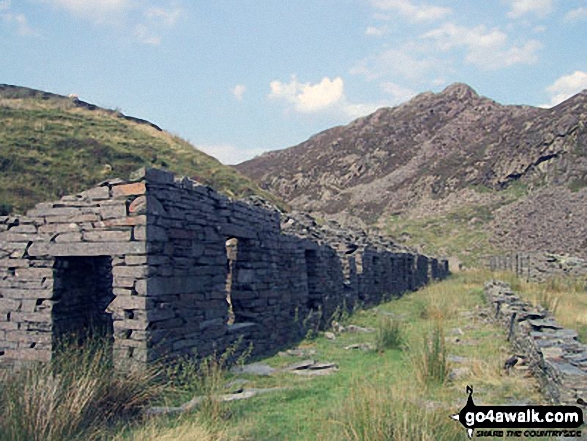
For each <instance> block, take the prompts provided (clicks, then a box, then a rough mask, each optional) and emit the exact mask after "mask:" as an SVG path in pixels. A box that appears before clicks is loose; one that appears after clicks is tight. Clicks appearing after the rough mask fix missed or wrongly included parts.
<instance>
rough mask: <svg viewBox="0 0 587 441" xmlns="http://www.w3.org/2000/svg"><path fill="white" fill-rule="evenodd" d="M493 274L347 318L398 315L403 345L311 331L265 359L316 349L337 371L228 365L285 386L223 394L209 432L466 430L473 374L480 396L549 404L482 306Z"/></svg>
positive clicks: (422, 433) (393, 436)
mask: <svg viewBox="0 0 587 441" xmlns="http://www.w3.org/2000/svg"><path fill="white" fill-rule="evenodd" d="M488 278H490V274H489V273H483V272H471V273H465V274H460V275H455V276H452V277H451V278H450V279H449V280H446V281H443V282H440V283H436V284H432V285H430V286H428V287H426V288H424V289H422V290H421V291H418V292H416V293H411V294H408V295H406V296H404V297H403V298H401V299H397V300H392V301H390V302H388V303H385V304H383V305H380V306H378V307H377V308H373V309H370V310H362V311H357V312H356V313H355V314H353V315H352V316H350V317H347V318H343V319H342V321H341V323H342V325H343V326H346V327H348V325H349V324H353V325H356V326H360V327H365V328H377V327H382V328H384V329H387V330H388V331H389V328H390V320H391V322H394V321H397V320H399V323H400V327H399V328H400V336H401V339H402V341H403V343H402V344H401V346H400V347H398V348H392V349H385V350H383V351H381V350H373V349H372V350H363V349H345V348H346V347H347V346H349V345H351V344H360V343H370V344H372V345H375V344H376V340H377V332H370V333H364V332H342V333H337V334H336V339H335V340H329V339H327V338H325V337H324V335H320V336H318V337H316V338H314V339H307V340H305V341H304V342H302V343H301V344H300V345H298V346H297V349H300V350H302V351H303V352H304V353H303V354H300V355H299V356H289V355H287V356H284V355H283V354H282V355H276V356H274V357H271V358H268V359H264V360H262V361H261V362H262V363H264V364H267V365H269V366H271V367H273V368H277V369H283V368H285V367H286V366H288V365H290V364H292V363H294V362H299V361H302V360H304V359H309V358H310V359H314V360H316V361H318V362H332V363H335V364H336V365H337V366H338V371H336V372H334V373H332V374H330V375H326V376H310V377H309V376H303V375H295V374H292V373H290V372H283V371H278V372H274V373H272V374H271V375H267V376H258V375H252V374H238V375H237V374H228V375H227V378H226V381H227V382H228V381H234V380H235V379H238V380H239V381H242V380H246V383H244V387H245V388H252V387H255V388H268V387H281V388H285V389H284V390H281V391H278V392H272V393H270V394H266V395H261V396H258V397H254V398H251V399H249V400H243V401H238V402H233V403H226V404H224V405H223V410H222V412H218V413H216V417H217V418H216V420H215V421H214V424H213V426H214V427H215V428H218V427H222V430H220V431H219V433H220V432H221V434H218V435H217V436H214V435H211V438H209V439H238V440H259V441H260V440H280V441H281V440H365V441H367V440H369V441H377V440H447V441H448V440H450V441H453V440H460V439H463V440H464V439H466V436H465V431H464V429H463V428H462V427H461V426H460V425H459V424H458V423H456V422H454V421H452V420H450V419H449V418H448V416H449V415H450V414H452V413H456V412H458V411H459V410H460V408H461V407H462V406H463V405H464V404H465V402H466V394H465V387H466V385H467V384H471V385H473V387H474V389H475V401H476V403H477V404H521V403H534V404H541V403H542V397H541V396H540V394H539V393H538V392H537V389H536V383H535V381H534V380H533V379H532V378H531V377H529V376H528V375H527V372H526V371H525V370H523V369H520V370H513V371H512V372H511V373H507V372H505V371H504V370H503V363H504V361H505V360H506V359H507V358H508V357H509V356H511V355H512V352H511V349H509V347H508V345H507V344H506V342H505V340H506V339H505V335H504V333H503V331H502V330H500V329H497V328H496V327H495V326H494V325H493V324H491V323H490V322H489V320H488V319H487V314H488V313H487V312H486V311H485V310H484V308H485V302H484V299H483V293H482V286H483V283H484V281H486V280H487V279H488ZM443 359H444V361H446V364H444V363H443ZM219 415H220V416H222V417H223V418H222V417H218V416H219ZM193 421H194V416H187V417H186V416H184V417H182V419H181V420H179V421H178V420H173V419H170V420H164V421H162V422H160V424H163V426H162V428H161V429H160V431H159V432H158V435H157V436H159V437H161V436H163V434H165V433H166V431H168V430H170V429H169V424H175V425H176V426H177V425H179V426H180V427H181V426H182V425H184V426H185V425H193V424H194V422H193ZM208 421H209V419H208ZM185 427H187V426H185ZM174 430H177V429H174ZM187 433H189V430H188V432H187ZM140 436H144V434H141V435H140ZM136 439H138V438H136ZM154 439H158V438H156V437H155V438H154ZM178 439H179V438H178ZM185 439H191V438H189V435H188V436H187V438H185ZM202 439H204V438H202Z"/></svg>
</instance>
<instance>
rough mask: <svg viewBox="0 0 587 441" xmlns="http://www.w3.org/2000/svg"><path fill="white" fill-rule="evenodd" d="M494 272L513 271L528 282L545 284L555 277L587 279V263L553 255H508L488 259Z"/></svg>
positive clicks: (574, 258)
mask: <svg viewBox="0 0 587 441" xmlns="http://www.w3.org/2000/svg"><path fill="white" fill-rule="evenodd" d="M488 266H489V269H491V270H492V271H511V272H513V273H515V274H516V275H517V276H518V277H520V278H523V279H525V280H527V281H535V282H543V281H545V280H546V279H548V278H553V277H567V276H568V277H582V278H586V277H587V261H586V260H585V259H582V258H579V257H572V256H566V255H561V254H552V253H508V254H503V255H500V256H491V257H489V258H488Z"/></svg>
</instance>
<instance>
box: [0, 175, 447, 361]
mask: <svg viewBox="0 0 587 441" xmlns="http://www.w3.org/2000/svg"><path fill="white" fill-rule="evenodd" d="M229 257H230V258H229ZM80 272H83V273H84V275H80ZM446 275H448V266H447V264H446V261H441V262H439V261H438V260H436V259H434V258H430V257H427V256H420V255H414V254H412V253H411V252H410V251H409V250H407V249H404V248H401V247H398V246H395V245H394V244H392V243H390V242H389V241H388V240H387V239H385V238H381V237H378V238H372V237H369V236H367V235H366V234H365V233H364V232H361V231H349V230H343V229H341V228H340V227H339V226H337V225H336V224H327V225H318V224H317V223H316V222H315V220H314V219H312V218H311V217H309V216H307V215H304V214H301V213H297V214H296V213H294V214H289V215H285V214H283V213H280V212H278V211H277V210H275V209H273V208H272V207H270V206H268V205H267V203H266V202H264V201H262V200H260V199H258V198H251V199H250V200H246V201H244V200H240V201H233V200H230V199H228V198H227V197H225V196H223V195H220V194H218V193H217V192H215V191H214V190H213V189H211V188H209V187H207V186H203V185H200V184H198V183H197V182H195V181H192V180H190V179H187V178H176V177H174V176H173V175H172V174H171V173H168V172H165V171H162V170H156V169H147V170H145V169H142V170H140V171H139V172H137V173H135V174H134V176H132V177H131V179H130V180H129V181H122V180H120V179H115V180H110V181H106V182H103V183H101V184H100V185H99V186H98V187H96V188H93V189H91V190H88V191H85V192H82V193H80V194H78V195H73V196H65V197H63V198H62V199H61V200H60V201H57V202H51V203H42V204H38V205H37V206H36V207H35V208H34V209H33V210H30V211H29V212H28V213H27V215H26V216H20V217H0V363H8V364H15V363H16V364H17V363H22V362H26V361H29V360H40V361H44V360H49V359H50V358H51V355H52V353H53V351H54V350H55V348H56V346H57V345H58V344H59V340H60V338H62V337H64V336H65V335H66V334H67V333H68V332H70V331H77V332H79V331H84V330H86V328H92V327H94V326H96V325H99V326H98V327H99V328H100V330H101V332H102V333H104V334H105V335H106V336H108V337H110V338H111V340H112V342H113V343H112V356H113V359H114V361H115V363H117V364H119V365H121V366H122V365H126V364H127V363H129V362H138V363H146V362H149V361H153V360H156V359H160V358H165V357H178V356H193V355H198V356H205V355H208V354H211V353H213V352H214V351H217V352H222V351H223V350H224V349H226V348H227V347H228V346H229V345H231V344H233V343H235V342H237V341H241V344H242V346H243V347H245V346H246V345H248V344H249V343H252V347H253V351H254V353H255V354H265V353H270V352H272V351H274V350H275V349H277V348H279V347H281V346H284V345H286V344H288V343H290V342H293V341H295V340H297V339H299V338H301V337H303V336H304V335H305V334H306V333H307V331H308V330H309V329H317V328H318V327H324V326H326V325H327V322H328V320H329V318H330V317H331V316H332V314H333V313H334V312H335V311H336V310H337V309H338V308H341V307H343V305H344V306H345V307H347V308H352V307H353V306H354V305H356V304H357V303H362V304H367V305H368V304H375V303H378V302H380V301H381V300H382V299H383V298H384V297H386V296H389V295H400V294H401V293H403V292H405V291H408V290H414V289H417V288H418V287H420V286H423V285H424V284H426V283H428V282H429V281H430V280H431V279H440V278H443V277H446Z"/></svg>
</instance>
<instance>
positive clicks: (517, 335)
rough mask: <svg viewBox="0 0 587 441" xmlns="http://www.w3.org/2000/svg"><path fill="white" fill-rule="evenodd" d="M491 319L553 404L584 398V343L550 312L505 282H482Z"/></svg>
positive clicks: (586, 379) (586, 391)
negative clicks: (513, 289) (522, 359)
mask: <svg viewBox="0 0 587 441" xmlns="http://www.w3.org/2000/svg"><path fill="white" fill-rule="evenodd" d="M485 296H486V297H487V299H488V301H489V303H490V305H491V306H492V307H493V311H494V313H495V315H494V319H495V320H496V321H497V322H498V323H500V324H501V325H502V326H504V328H505V329H507V330H508V333H509V335H510V341H511V343H512V345H513V347H514V350H515V351H516V354H520V355H521V356H522V357H523V358H524V359H525V360H524V365H525V364H526V363H527V365H528V367H529V369H530V370H531V371H532V374H533V375H534V377H536V379H537V380H538V382H539V383H540V386H541V389H542V392H543V394H544V396H545V397H546V398H547V399H548V400H549V401H550V402H552V403H554V404H565V405H576V403H577V399H585V398H586V397H587V345H584V344H583V343H580V342H579V341H578V340H577V333H576V332H575V331H573V330H571V329H564V328H563V327H561V326H560V325H559V324H558V323H556V321H555V320H554V317H553V316H552V314H551V313H550V312H548V311H546V310H544V309H542V308H537V307H534V306H532V305H531V304H530V303H528V302H526V301H524V300H522V299H520V297H518V296H517V295H515V293H514V292H513V291H512V289H511V286H510V285H509V284H507V283H505V282H501V281H497V280H492V281H490V282H487V283H486V284H485Z"/></svg>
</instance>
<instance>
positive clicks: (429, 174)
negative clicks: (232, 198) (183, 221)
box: [236, 84, 587, 258]
mask: <svg viewBox="0 0 587 441" xmlns="http://www.w3.org/2000/svg"><path fill="white" fill-rule="evenodd" d="M586 120H587V91H583V92H582V93H579V94H577V95H575V96H574V97H572V98H570V99H569V100H567V101H565V102H563V103H561V104H559V105H558V106H556V107H554V108H552V109H542V108H535V107H530V106H517V105H507V106H506V105H501V104H499V103H497V102H495V101H493V100H491V99H489V98H486V97H482V96H479V95H478V94H477V93H476V92H475V91H474V90H473V89H472V88H470V87H469V86H467V85H465V84H453V85H451V86H448V87H447V88H446V89H445V90H443V91H442V92H440V93H437V94H435V93H431V92H426V93H423V94H420V95H418V96H416V97H415V98H413V99H412V100H410V101H408V102H407V103H405V104H402V105H400V106H397V107H393V108H382V109H379V110H377V111H376V112H375V113H373V114H371V115H369V116H366V117H363V118H359V119H357V120H355V121H353V122H352V123H350V124H349V125H347V126H343V127H335V128H332V129H329V130H326V131H324V132H322V133H319V134H317V135H315V136H313V137H312V138H310V139H308V140H307V141H305V142H303V143H301V144H299V145H297V146H295V147H291V148H288V149H285V150H280V151H275V152H270V153H266V154H264V155H261V156H259V157H257V158H255V159H252V160H250V161H246V162H244V163H242V164H239V165H237V166H236V168H237V170H239V171H240V172H242V173H243V174H245V175H247V176H249V177H251V178H252V179H254V180H255V181H256V182H258V183H259V185H260V186H261V187H262V188H264V189H266V190H268V191H270V192H273V193H276V194H277V195H279V196H281V197H282V198H284V199H285V200H286V201H287V202H289V203H291V205H292V206H293V207H294V208H297V209H300V210H306V211H310V212H314V213H317V214H320V215H322V216H324V217H326V218H334V219H337V220H339V221H342V222H343V223H345V222H346V223H351V222H352V223H356V222H361V223H363V224H365V225H368V226H369V225H372V226H377V227H379V228H386V229H388V230H389V231H391V232H392V233H394V234H396V235H398V236H399V237H400V238H403V239H404V240H405V241H406V242H407V243H410V244H411V245H416V246H419V247H421V248H424V249H426V248H432V249H430V250H427V251H435V252H441V253H446V254H448V255H451V254H454V253H456V254H459V255H461V257H465V258H466V256H467V255H469V256H470V255H474V256H476V257H478V256H480V255H481V254H484V253H489V252H492V251H495V250H499V249H518V248H520V247H523V248H524V249H526V250H546V251H552V252H572V253H575V254H581V255H584V254H585V247H586V245H587V243H585V242H584V241H585V238H586V237H587V229H586V227H585V225H587V208H586V207H587V204H586V202H587V189H586V188H585V187H587V155H586V153H587V129H586V127H585V122H586ZM416 227H417V228H416ZM451 237H452V238H453V239H454V240H455V242H454V243H452V242H451V240H450V238H451ZM463 254H464V256H463Z"/></svg>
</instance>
